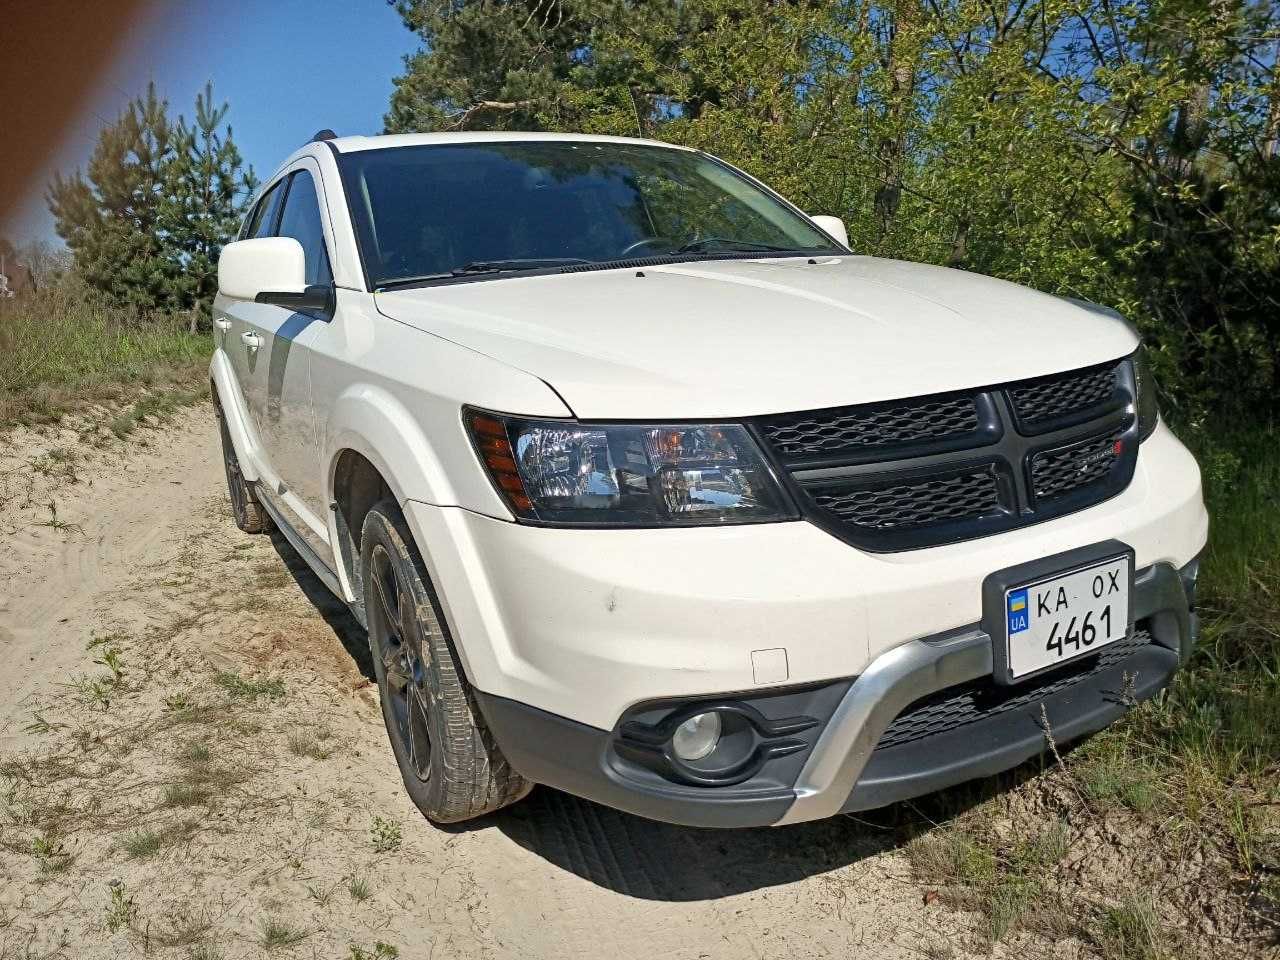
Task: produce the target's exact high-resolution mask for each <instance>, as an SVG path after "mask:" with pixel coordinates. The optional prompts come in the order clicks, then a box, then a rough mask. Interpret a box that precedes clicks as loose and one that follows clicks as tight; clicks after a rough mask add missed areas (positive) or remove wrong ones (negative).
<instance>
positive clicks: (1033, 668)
mask: <svg viewBox="0 0 1280 960" xmlns="http://www.w3.org/2000/svg"><path fill="white" fill-rule="evenodd" d="M1132 579H1133V574H1132V562H1131V558H1130V555H1127V554H1126V555H1123V556H1118V557H1111V558H1109V559H1107V560H1102V561H1099V562H1096V563H1092V564H1089V565H1088V566H1083V567H1080V568H1078V569H1075V570H1070V571H1066V572H1063V573H1058V574H1054V575H1050V576H1047V577H1045V578H1044V579H1040V580H1037V581H1035V582H1032V583H1025V584H1015V585H1013V586H1011V587H1009V588H1008V589H1006V590H1005V591H1004V612H1005V620H1006V642H1007V644H1008V646H1007V658H1006V661H1005V662H1006V664H1007V667H1008V677H1009V679H1010V680H1018V679H1020V678H1022V677H1026V676H1029V675H1031V674H1034V673H1040V672H1042V671H1044V670H1049V669H1052V668H1053V667H1056V666H1058V665H1059V664H1062V663H1066V662H1067V661H1069V660H1073V659H1075V658H1076V657H1083V656H1088V655H1089V654H1091V653H1093V652H1095V651H1097V650H1098V649H1100V648H1102V647H1105V646H1106V645H1107V644H1109V643H1115V642H1116V641H1117V640H1121V639H1123V638H1124V637H1125V636H1126V635H1127V634H1128V632H1129V586H1130V583H1131V582H1132Z"/></svg>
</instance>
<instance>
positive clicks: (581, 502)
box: [464, 410, 797, 527]
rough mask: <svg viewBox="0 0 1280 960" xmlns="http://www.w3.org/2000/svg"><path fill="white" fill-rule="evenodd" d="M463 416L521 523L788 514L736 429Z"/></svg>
mask: <svg viewBox="0 0 1280 960" xmlns="http://www.w3.org/2000/svg"><path fill="white" fill-rule="evenodd" d="M464 416H465V419H466V422H467V426H468V427H469V429H470V432H471V435H472V437H473V438H474V440H475V444H476V450H477V452H478V453H479V455H480V459H481V461H482V462H483V463H484V465H485V468H486V470H487V471H488V473H489V475H490V476H491V477H492V478H493V481H494V484H495V485H496V486H497V488H498V491H499V492H500V493H501V494H502V496H503V499H505V500H506V502H507V504H508V506H510V507H511V510H512V512H513V513H514V514H515V515H516V516H517V517H518V518H519V519H521V520H524V521H527V522H531V523H546V524H559V525H566V526H621V527H655V526H663V527H665V526H695V525H702V524H712V525H718V524H730V523H764V522H769V521H778V520H794V519H796V518H797V513H796V510H795V508H794V507H793V506H792V504H791V503H790V500H789V498H788V497H787V495H786V494H785V493H784V492H783V490H782V488H781V486H780V485H779V484H778V482H777V480H776V479H775V477H774V476H773V474H772V472H771V471H770V469H769V466H768V464H767V463H766V462H765V459H764V457H763V456H762V455H761V454H760V451H759V450H758V449H757V447H756V444H755V442H754V441H753V440H752V439H751V436H750V434H748V433H747V430H746V428H744V427H743V426H742V425H740V424H723V423H708V424H613V423H609V424H591V423H579V422H576V421H566V420H526V419H523V418H516V417H507V416H502V415H500V414H494V413H487V412H484V411H480V410H467V411H465V412H464Z"/></svg>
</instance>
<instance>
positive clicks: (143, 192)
mask: <svg viewBox="0 0 1280 960" xmlns="http://www.w3.org/2000/svg"><path fill="white" fill-rule="evenodd" d="M173 133H174V132H173V128H172V126H171V124H170V122H169V118H168V102H167V101H165V100H162V99H160V97H159V96H158V95H157V93H156V88H155V84H148V85H147V92H146V94H145V95H144V96H141V97H138V98H137V99H136V100H134V101H133V102H131V103H130V104H129V106H128V107H127V108H126V109H125V111H124V113H122V114H121V116H120V118H119V119H118V120H117V121H116V122H115V123H113V124H111V125H110V126H108V127H106V128H104V129H103V130H102V132H101V133H100V134H99V135H98V143H97V146H96V147H95V148H94V151H93V155H92V156H91V157H90V159H89V168H88V179H87V181H86V179H85V178H84V177H83V176H81V174H80V171H79V170H77V171H76V172H75V174H74V175H73V176H71V177H70V178H65V179H64V178H63V177H62V175H61V174H55V176H54V179H53V182H52V184H50V187H49V192H48V203H49V209H50V210H51V211H52V213H53V215H54V220H55V224H56V229H57V231H58V236H60V237H62V239H63V240H65V241H66V242H67V246H68V247H70V248H71V251H72V253H73V255H74V256H75V262H76V267H77V269H78V270H79V272H80V274H81V276H82V277H83V278H84V279H85V281H86V282H87V283H88V284H89V285H90V286H91V287H94V288H96V289H98V290H100V291H102V292H103V293H104V294H106V296H107V297H108V298H109V299H110V300H112V301H113V302H115V303H118V304H121V305H128V306H133V307H137V308H138V309H140V310H156V309H166V308H170V307H172V306H174V304H175V300H174V287H175V280H176V276H177V265H176V264H175V263H174V262H173V261H172V260H171V259H170V258H169V257H167V256H166V251H165V249H164V239H163V237H162V236H161V227H160V219H161V214H160V208H161V205H162V203H163V200H164V196H165V193H166V190H167V184H168V176H169V174H168V167H169V164H170V163H171V161H172V160H173V157H174V152H175V148H174V136H173Z"/></svg>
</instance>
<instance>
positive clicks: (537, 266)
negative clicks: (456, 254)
mask: <svg viewBox="0 0 1280 960" xmlns="http://www.w3.org/2000/svg"><path fill="white" fill-rule="evenodd" d="M575 263H595V261H594V260H584V259H583V258H582V257H537V258H528V259H514V260H472V261H471V262H470V263H464V264H463V265H462V266H460V267H454V268H453V269H452V270H450V271H449V272H448V273H424V274H422V275H421V276H417V277H396V278H395V279H394V280H383V281H382V282H381V283H379V284H378V289H379V290H395V289H397V288H399V287H412V286H415V285H417V284H419V283H430V282H431V281H432V280H452V279H453V278H454V277H470V276H477V275H480V274H485V273H510V272H515V271H519V270H547V269H551V268H554V267H570V266H573V265H574V264H575Z"/></svg>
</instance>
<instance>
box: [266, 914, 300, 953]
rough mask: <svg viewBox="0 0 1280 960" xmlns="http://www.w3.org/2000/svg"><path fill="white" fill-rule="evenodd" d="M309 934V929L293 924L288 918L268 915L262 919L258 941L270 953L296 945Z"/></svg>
mask: <svg viewBox="0 0 1280 960" xmlns="http://www.w3.org/2000/svg"><path fill="white" fill-rule="evenodd" d="M309 935H310V934H308V933H307V931H305V930H303V929H301V928H299V927H295V926H293V925H292V924H291V923H289V922H288V921H287V920H284V919H281V918H280V917H267V918H265V919H264V920H263V921H262V929H261V931H260V933H259V936H258V942H259V943H260V944H261V945H262V948H263V949H264V950H266V951H267V952H268V953H269V952H271V951H272V950H280V949H282V948H284V947H296V946H297V945H298V944H300V943H301V942H302V941H303V940H305V939H307V937H308V936H309Z"/></svg>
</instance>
